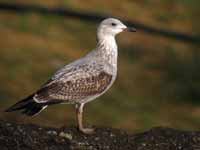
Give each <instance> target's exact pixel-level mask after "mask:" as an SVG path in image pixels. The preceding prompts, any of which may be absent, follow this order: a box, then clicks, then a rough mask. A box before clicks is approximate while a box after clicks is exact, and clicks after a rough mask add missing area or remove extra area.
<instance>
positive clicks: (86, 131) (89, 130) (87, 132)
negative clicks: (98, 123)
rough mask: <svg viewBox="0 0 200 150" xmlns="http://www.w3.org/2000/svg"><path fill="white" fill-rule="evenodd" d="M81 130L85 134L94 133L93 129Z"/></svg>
mask: <svg viewBox="0 0 200 150" xmlns="http://www.w3.org/2000/svg"><path fill="white" fill-rule="evenodd" d="M79 130H80V131H81V132H82V133H84V134H93V133H94V129H93V128H82V129H79Z"/></svg>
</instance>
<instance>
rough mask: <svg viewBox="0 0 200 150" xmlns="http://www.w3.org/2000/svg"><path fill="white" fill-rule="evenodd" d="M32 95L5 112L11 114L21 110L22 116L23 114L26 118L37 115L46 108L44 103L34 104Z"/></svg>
mask: <svg viewBox="0 0 200 150" xmlns="http://www.w3.org/2000/svg"><path fill="white" fill-rule="evenodd" d="M33 96H34V94H32V95H30V96H28V97H27V98H25V99H23V100H21V101H19V102H17V103H16V104H14V105H13V106H11V107H10V108H8V109H7V110H6V112H12V111H17V110H22V114H25V115H27V116H33V115H36V114H38V113H39V112H40V111H42V110H43V109H44V108H46V107H47V105H46V104H44V103H37V102H35V101H34V100H33V99H32V98H33Z"/></svg>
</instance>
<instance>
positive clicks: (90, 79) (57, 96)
mask: <svg viewBox="0 0 200 150" xmlns="http://www.w3.org/2000/svg"><path fill="white" fill-rule="evenodd" d="M124 30H127V31H133V32H134V31H136V30H135V29H134V28H128V27H127V26H126V25H124V24H123V23H122V22H121V21H120V20H118V19H114V18H108V19H105V20H103V21H102V22H101V23H100V25H99V27H98V29H97V46H96V48H95V49H94V50H92V51H91V52H90V53H88V54H87V55H86V56H85V57H83V58H81V59H78V60H76V61H74V62H72V63H70V64H68V65H66V66H64V67H63V68H61V69H60V70H58V71H57V72H56V73H55V74H54V75H53V76H52V78H51V79H50V80H49V81H47V82H46V83H45V84H44V85H43V86H42V87H41V88H40V89H39V90H38V91H36V92H35V93H33V94H32V95H30V96H28V97H27V98H25V99H23V100H21V101H19V102H18V103H16V104H14V105H13V106H11V107H10V108H8V109H7V110H6V111H7V112H11V111H16V110H21V112H22V113H23V114H26V115H28V116H33V115H36V114H38V113H39V112H41V111H42V110H43V109H45V108H46V107H47V106H49V105H52V104H58V103H66V104H75V108H76V114H77V120H78V129H79V130H80V131H81V132H83V133H86V134H89V133H92V132H93V130H94V129H92V128H84V127H83V123H82V118H83V117H82V114H83V106H84V105H85V104H86V103H87V102H89V101H91V100H94V99H95V98H97V97H99V96H100V95H102V94H103V93H105V92H106V91H107V90H108V89H109V88H110V87H111V85H112V84H113V82H114V81H115V79H116V76H117V55H118V50H117V44H116V41H115V36H116V35H117V34H118V33H120V32H122V31H124Z"/></svg>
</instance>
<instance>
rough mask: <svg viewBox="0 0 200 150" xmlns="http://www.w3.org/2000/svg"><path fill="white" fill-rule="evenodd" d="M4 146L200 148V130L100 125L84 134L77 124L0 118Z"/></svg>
mask: <svg viewBox="0 0 200 150" xmlns="http://www.w3.org/2000/svg"><path fill="white" fill-rule="evenodd" d="M0 149H1V150H68V149H69V150H70V149H71V150H78V149H81V150H100V149H105V150H127V149H133V150H200V132H189V131H179V130H175V129H170V128H164V127H157V128H152V129H151V130H149V131H146V132H144V133H139V134H132V135H131V134H127V133H126V132H124V131H122V130H118V129H109V128H97V129H96V133H95V134H93V135H83V134H81V133H79V132H77V130H76V128H73V127H72V128H65V127H63V128H59V129H58V128H47V127H40V126H37V125H22V124H13V123H8V122H5V121H0Z"/></svg>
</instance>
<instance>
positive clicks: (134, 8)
mask: <svg viewBox="0 0 200 150" xmlns="http://www.w3.org/2000/svg"><path fill="white" fill-rule="evenodd" d="M5 2H7V1H5ZM11 2H12V3H19V4H35V5H42V6H47V7H60V6H62V7H63V6H64V7H65V8H66V9H67V8H70V9H74V10H77V11H91V12H95V13H103V14H110V15H112V16H116V17H121V18H124V19H128V20H130V21H131V20H136V21H139V22H141V23H144V24H149V25H151V26H155V27H157V28H164V29H171V30H175V31H180V32H184V33H189V34H192V35H200V29H199V26H200V21H199V14H200V8H199V6H200V1H196V0H160V1H158V0H135V1H128V0H124V1H123V2H121V1H119V0H115V1H114V0H111V1H109V4H108V2H107V1H106V0H102V1H91V0H89V1H88V2H87V3H85V1H81V0H74V1H72V0H64V1H54V0H46V1H39V0H35V1H31V0H30V1H25V0H15V1H10V3H11ZM95 33H96V24H93V23H88V22H84V21H81V20H75V19H69V18H64V17H60V16H53V15H39V14H35V13H28V14H23V15H22V14H21V15H19V14H14V13H11V12H6V11H5V12H1V13H0V82H1V86H0V99H1V103H0V110H1V111H2V113H1V114H0V118H3V119H7V120H12V121H18V122H29V123H30V122H31V123H33V122H34V123H38V124H43V125H48V126H61V125H64V124H65V125H74V124H75V114H74V108H73V106H70V105H57V106H52V107H49V109H48V110H45V111H44V112H42V113H41V114H40V115H38V116H36V117H34V118H27V117H25V116H21V115H19V114H18V113H9V114H8V113H4V112H3V111H4V110H5V109H6V108H7V107H8V106H10V105H11V104H13V103H15V102H16V101H18V100H20V99H22V98H23V97H26V96H27V95H29V94H31V93H32V92H34V91H35V90H37V89H38V88H39V87H40V86H41V85H42V84H43V83H44V82H45V81H46V80H47V79H48V78H49V77H50V76H51V75H52V73H54V72H55V71H56V70H57V69H59V68H60V67H62V66H63V65H65V64H67V63H69V62H71V61H73V60H75V59H78V58H79V57H82V56H83V55H85V54H86V53H87V52H89V51H90V50H91V49H93V48H94V47H95V44H96V38H95V36H96V35H95ZM86 37H87V38H86ZM117 40H118V45H119V75H118V78H117V81H116V82H115V84H114V86H113V87H112V88H111V89H110V90H109V91H108V92H107V93H106V94H105V95H103V96H102V97H100V98H98V99H97V100H95V101H93V102H91V103H89V104H87V105H86V107H85V110H86V111H85V113H84V117H85V121H86V122H87V123H89V124H92V125H97V126H112V127H116V128H125V129H127V130H131V131H133V130H137V131H138V130H144V129H147V128H151V127H152V126H170V127H174V128H182V129H190V130H194V129H199V127H200V119H199V118H200V103H199V102H200V101H199V99H200V69H199V68H200V51H199V46H195V45H191V44H188V43H182V42H178V41H176V40H170V39H166V38H163V37H153V36H150V35H147V34H145V33H143V32H137V33H134V34H131V33H122V34H121V35H119V37H117ZM52 116H53V117H52Z"/></svg>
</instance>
